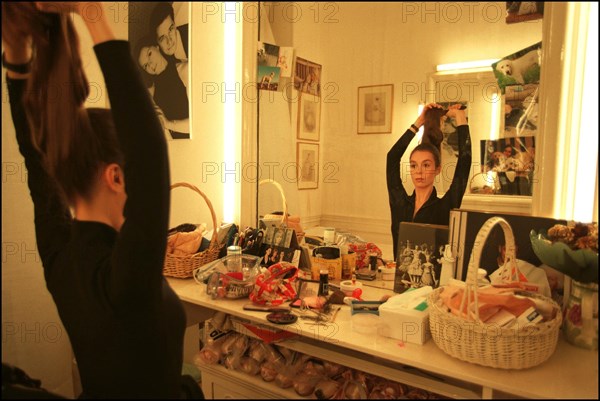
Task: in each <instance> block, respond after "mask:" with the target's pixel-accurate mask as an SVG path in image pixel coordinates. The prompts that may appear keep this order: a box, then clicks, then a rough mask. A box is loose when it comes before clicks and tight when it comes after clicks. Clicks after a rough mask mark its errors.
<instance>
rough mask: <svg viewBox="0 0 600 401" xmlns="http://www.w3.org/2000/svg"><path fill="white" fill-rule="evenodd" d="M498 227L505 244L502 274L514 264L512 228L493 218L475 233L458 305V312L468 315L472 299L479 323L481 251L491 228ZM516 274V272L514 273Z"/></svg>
mask: <svg viewBox="0 0 600 401" xmlns="http://www.w3.org/2000/svg"><path fill="white" fill-rule="evenodd" d="M496 225H500V227H501V228H502V231H503V232H504V239H505V243H506V256H505V258H504V265H503V266H502V269H503V270H502V271H503V273H504V272H505V270H504V269H505V267H506V266H507V265H512V264H515V263H516V257H517V251H516V246H515V236H514V234H513V232H512V228H511V227H510V224H508V222H507V221H506V220H505V219H503V218H502V217H499V216H494V217H491V218H490V219H488V220H487V221H486V222H485V223H484V224H483V226H481V228H480V229H479V232H478V233H477V237H476V238H475V242H474V246H473V251H472V252H471V258H470V259H469V267H468V269H467V282H466V288H465V292H464V294H463V297H462V300H461V303H460V309H459V310H460V311H461V312H464V313H466V314H467V315H468V311H466V310H465V309H466V308H467V307H468V304H469V301H468V300H469V299H471V298H473V302H474V303H475V316H476V318H477V320H478V321H479V320H480V319H479V303H478V299H477V270H478V269H479V264H480V262H481V253H482V251H483V246H484V245H485V242H486V241H487V239H488V237H489V235H490V233H491V232H492V228H494V226H496ZM514 270H515V271H516V270H517V267H516V265H515V266H514ZM516 274H518V271H517V272H516Z"/></svg>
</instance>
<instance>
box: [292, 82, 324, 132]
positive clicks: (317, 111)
mask: <svg viewBox="0 0 600 401" xmlns="http://www.w3.org/2000/svg"><path fill="white" fill-rule="evenodd" d="M320 121H321V98H320V97H317V96H315V95H310V94H308V93H301V95H300V96H299V98H298V134H297V138H298V139H301V140H307V141H319V136H320V134H319V131H320V129H321V124H320Z"/></svg>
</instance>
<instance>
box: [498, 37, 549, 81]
mask: <svg viewBox="0 0 600 401" xmlns="http://www.w3.org/2000/svg"><path fill="white" fill-rule="evenodd" d="M541 56H542V42H538V43H536V44H533V45H531V46H528V47H526V48H525V49H521V50H519V51H517V52H515V53H512V54H509V55H508V56H505V57H503V58H502V59H501V60H499V61H497V62H495V63H493V64H492V70H493V71H494V76H495V77H496V81H497V82H498V86H499V87H500V89H501V91H502V93H504V92H505V89H504V88H505V87H506V86H509V85H526V84H537V83H539V82H540V72H541V62H540V61H541Z"/></svg>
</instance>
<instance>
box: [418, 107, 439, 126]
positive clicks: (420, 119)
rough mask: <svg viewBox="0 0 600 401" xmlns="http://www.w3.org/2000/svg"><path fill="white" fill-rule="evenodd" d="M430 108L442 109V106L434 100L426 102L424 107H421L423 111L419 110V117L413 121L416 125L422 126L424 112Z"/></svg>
mask: <svg viewBox="0 0 600 401" xmlns="http://www.w3.org/2000/svg"><path fill="white" fill-rule="evenodd" d="M430 109H443V107H442V106H440V105H439V104H437V103H435V102H431V103H427V104H426V105H425V107H423V111H421V114H420V115H419V117H417V119H416V121H415V125H416V126H417V127H421V126H423V124H425V114H426V113H427V111H428V110H430Z"/></svg>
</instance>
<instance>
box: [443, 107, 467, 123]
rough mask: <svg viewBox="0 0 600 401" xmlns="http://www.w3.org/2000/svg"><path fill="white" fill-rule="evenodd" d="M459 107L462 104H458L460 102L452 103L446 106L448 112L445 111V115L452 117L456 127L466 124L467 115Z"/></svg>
mask: <svg viewBox="0 0 600 401" xmlns="http://www.w3.org/2000/svg"><path fill="white" fill-rule="evenodd" d="M461 107H462V104H460V103H457V104H453V105H452V106H450V107H448V113H446V115H447V116H448V117H451V118H453V119H454V121H455V122H456V126H457V127H458V126H459V125H466V124H467V116H466V114H465V111H464V110H461V109H460V108H461Z"/></svg>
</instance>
